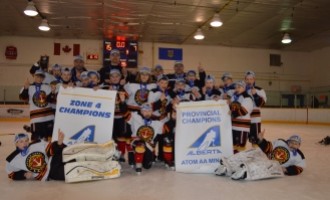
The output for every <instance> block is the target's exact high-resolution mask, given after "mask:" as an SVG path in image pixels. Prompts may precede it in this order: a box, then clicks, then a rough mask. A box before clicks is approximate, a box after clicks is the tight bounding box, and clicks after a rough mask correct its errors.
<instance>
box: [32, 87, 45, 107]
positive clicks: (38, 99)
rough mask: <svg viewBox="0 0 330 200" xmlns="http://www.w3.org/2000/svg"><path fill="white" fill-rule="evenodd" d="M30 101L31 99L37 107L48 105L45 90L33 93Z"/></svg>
mask: <svg viewBox="0 0 330 200" xmlns="http://www.w3.org/2000/svg"><path fill="white" fill-rule="evenodd" d="M32 101H33V103H34V105H36V106H37V107H39V108H44V107H46V106H47V105H48V101H47V95H46V92H45V91H40V92H36V93H34V95H33V97H32Z"/></svg>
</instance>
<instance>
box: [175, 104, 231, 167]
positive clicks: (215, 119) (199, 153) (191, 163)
mask: <svg viewBox="0 0 330 200" xmlns="http://www.w3.org/2000/svg"><path fill="white" fill-rule="evenodd" d="M176 122H177V123H176V130H175V169H176V171H178V172H186V173H213V172H214V170H215V169H216V168H217V167H218V165H219V161H220V157H222V156H226V157H227V156H231V155H233V138H232V127H231V116H230V114H229V106H228V104H227V102H226V101H225V100H219V101H199V102H182V103H180V104H179V105H178V106H177V119H176Z"/></svg>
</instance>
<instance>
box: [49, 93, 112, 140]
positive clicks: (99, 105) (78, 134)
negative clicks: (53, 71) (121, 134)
mask: <svg viewBox="0 0 330 200" xmlns="http://www.w3.org/2000/svg"><path fill="white" fill-rule="evenodd" d="M115 99H116V91H110V90H93V89H86V88H77V87H76V88H72V87H68V88H63V87H60V90H59V92H58V96H57V103H56V115H55V124H54V130H53V139H52V140H53V141H55V140H57V136H58V129H61V130H62V131H63V132H64V134H65V138H64V143H65V144H67V145H71V144H74V143H80V142H84V141H86V142H97V143H104V142H106V141H108V140H110V139H111V138H112V128H113V119H114V109H115Z"/></svg>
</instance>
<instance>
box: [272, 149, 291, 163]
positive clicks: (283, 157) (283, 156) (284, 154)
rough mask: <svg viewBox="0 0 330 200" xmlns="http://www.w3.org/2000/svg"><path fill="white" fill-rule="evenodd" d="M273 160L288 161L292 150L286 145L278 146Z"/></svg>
mask: <svg viewBox="0 0 330 200" xmlns="http://www.w3.org/2000/svg"><path fill="white" fill-rule="evenodd" d="M271 159H272V160H277V161H278V162H279V163H280V164H283V163H286V162H287V161H288V160H289V159H290V152H289V150H288V149H286V148H284V147H276V148H275V149H274V150H273V152H272V154H271Z"/></svg>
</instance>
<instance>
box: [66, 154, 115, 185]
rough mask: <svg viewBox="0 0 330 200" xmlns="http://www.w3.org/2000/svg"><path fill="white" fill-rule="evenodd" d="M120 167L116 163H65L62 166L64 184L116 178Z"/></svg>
mask: <svg viewBox="0 0 330 200" xmlns="http://www.w3.org/2000/svg"><path fill="white" fill-rule="evenodd" d="M120 169H121V166H120V165H119V163H118V162H117V161H112V160H109V161H105V162H101V161H83V162H72V163H66V164H65V166H64V173H65V182H67V183H74V182H83V181H94V180H103V179H110V178H117V177H119V176H120Z"/></svg>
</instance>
